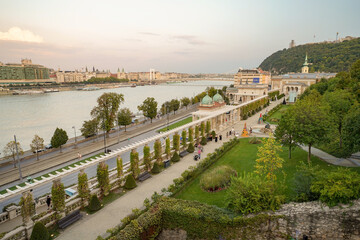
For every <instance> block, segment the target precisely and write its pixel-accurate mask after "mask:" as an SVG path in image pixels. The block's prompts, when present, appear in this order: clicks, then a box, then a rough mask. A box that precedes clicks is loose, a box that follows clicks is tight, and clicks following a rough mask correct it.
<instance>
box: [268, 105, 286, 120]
mask: <svg viewBox="0 0 360 240" xmlns="http://www.w3.org/2000/svg"><path fill="white" fill-rule="evenodd" d="M289 107H290V106H289V105H282V106H281V108H279V110H277V111H276V112H274V113H273V114H272V115H271V116H269V117H268V121H267V122H269V123H270V124H278V123H279V121H280V119H281V115H282V114H283V113H284V112H285V111H286V110H287V109H288V108H289ZM273 119H274V120H273Z"/></svg>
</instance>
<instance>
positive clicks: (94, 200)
mask: <svg viewBox="0 0 360 240" xmlns="http://www.w3.org/2000/svg"><path fill="white" fill-rule="evenodd" d="M100 208H101V203H100V201H99V198H98V196H97V195H96V194H93V195H91V198H90V203H89V209H90V211H92V212H95V211H97V210H99V209H100Z"/></svg>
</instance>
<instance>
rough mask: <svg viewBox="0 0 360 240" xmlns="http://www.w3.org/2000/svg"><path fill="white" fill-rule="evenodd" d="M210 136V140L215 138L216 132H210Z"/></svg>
mask: <svg viewBox="0 0 360 240" xmlns="http://www.w3.org/2000/svg"><path fill="white" fill-rule="evenodd" d="M211 136H212V138H215V137H216V132H215V131H214V130H212V132H211Z"/></svg>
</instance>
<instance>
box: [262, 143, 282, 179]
mask: <svg viewBox="0 0 360 240" xmlns="http://www.w3.org/2000/svg"><path fill="white" fill-rule="evenodd" d="M281 151H282V149H281V146H280V145H279V144H278V143H277V142H276V141H275V139H274V138H273V137H272V136H270V137H269V138H267V139H265V140H264V144H263V146H261V147H259V148H258V153H257V157H258V159H256V165H255V168H256V171H255V172H256V173H257V174H259V175H261V176H264V177H266V178H267V179H268V180H271V181H275V180H276V172H277V170H278V169H281V168H282V165H283V162H284V159H282V158H281V157H279V152H281Z"/></svg>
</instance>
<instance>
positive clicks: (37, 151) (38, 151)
mask: <svg viewBox="0 0 360 240" xmlns="http://www.w3.org/2000/svg"><path fill="white" fill-rule="evenodd" d="M43 151H45V149H38V150H35V151H33V153H40V152H43Z"/></svg>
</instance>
